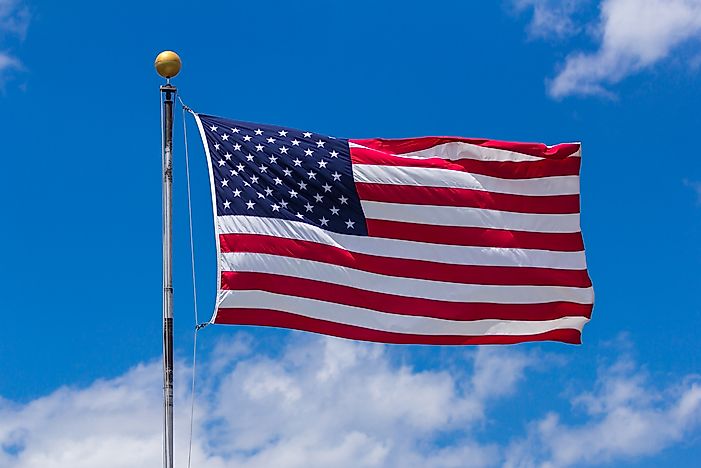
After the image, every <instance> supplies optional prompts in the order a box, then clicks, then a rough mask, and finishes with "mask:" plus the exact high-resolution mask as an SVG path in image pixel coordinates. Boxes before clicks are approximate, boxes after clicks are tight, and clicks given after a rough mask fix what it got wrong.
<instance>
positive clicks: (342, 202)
mask: <svg viewBox="0 0 701 468" xmlns="http://www.w3.org/2000/svg"><path fill="white" fill-rule="evenodd" d="M338 200H339V201H340V202H341V205H347V204H348V199H347V198H346V197H344V196H343V195H341V198H339V199H338Z"/></svg>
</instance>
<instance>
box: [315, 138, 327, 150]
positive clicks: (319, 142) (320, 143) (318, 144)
mask: <svg viewBox="0 0 701 468" xmlns="http://www.w3.org/2000/svg"><path fill="white" fill-rule="evenodd" d="M325 144H326V142H325V141H321V140H319V141H317V142H316V147H317V148H323V147H324V145H325Z"/></svg>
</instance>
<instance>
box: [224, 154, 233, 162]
mask: <svg viewBox="0 0 701 468" xmlns="http://www.w3.org/2000/svg"><path fill="white" fill-rule="evenodd" d="M224 157H225V158H226V160H227V161H229V160H230V159H231V153H229V152H227V153H226V154H225V155H224Z"/></svg>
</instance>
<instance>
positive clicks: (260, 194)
mask: <svg viewBox="0 0 701 468" xmlns="http://www.w3.org/2000/svg"><path fill="white" fill-rule="evenodd" d="M256 195H258V198H265V195H263V194H262V193H259V192H256Z"/></svg>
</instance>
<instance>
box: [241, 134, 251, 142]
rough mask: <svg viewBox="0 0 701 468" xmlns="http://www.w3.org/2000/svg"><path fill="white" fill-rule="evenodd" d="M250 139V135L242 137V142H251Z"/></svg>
mask: <svg viewBox="0 0 701 468" xmlns="http://www.w3.org/2000/svg"><path fill="white" fill-rule="evenodd" d="M251 138H253V137H251V135H245V136H244V137H243V141H251Z"/></svg>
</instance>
